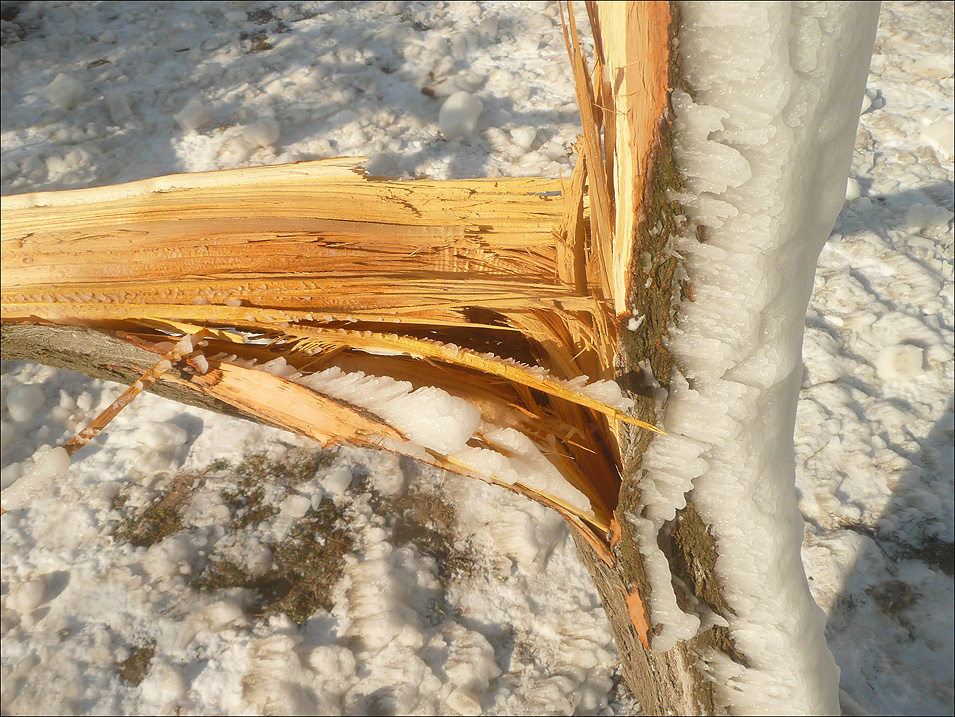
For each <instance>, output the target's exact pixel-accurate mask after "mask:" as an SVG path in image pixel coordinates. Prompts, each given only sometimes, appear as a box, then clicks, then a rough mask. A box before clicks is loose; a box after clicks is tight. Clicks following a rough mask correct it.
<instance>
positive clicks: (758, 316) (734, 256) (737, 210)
mask: <svg viewBox="0 0 955 717" xmlns="http://www.w3.org/2000/svg"><path fill="white" fill-rule="evenodd" d="M680 8H681V12H682V16H683V27H682V30H681V34H680V45H679V51H680V53H681V55H682V57H683V73H684V77H685V79H686V82H687V85H688V89H689V90H690V92H692V93H693V94H692V96H691V94H689V93H688V92H686V91H684V90H683V89H677V90H675V91H674V93H673V96H672V102H673V107H674V109H675V112H676V121H675V124H674V130H675V150H674V151H675V158H676V160H677V163H678V165H679V167H680V169H681V171H682V173H683V175H684V178H685V181H686V186H685V192H684V193H682V194H681V195H680V196H678V197H674V198H676V199H679V200H680V201H681V203H682V204H683V206H684V207H685V211H686V213H687V216H688V218H689V226H690V228H691V229H694V228H696V227H705V231H704V232H700V234H699V235H700V236H701V237H702V236H705V241H700V240H698V238H697V237H696V236H687V237H683V238H682V239H680V240H679V241H678V243H677V250H678V251H679V252H680V253H681V254H682V255H683V256H684V257H685V259H686V270H687V273H688V275H689V278H690V280H691V281H692V282H693V284H694V288H695V301H693V302H689V301H687V302H685V303H684V305H683V306H682V307H681V309H680V313H679V316H678V319H677V327H678V328H676V329H674V330H672V331H671V341H670V346H669V348H670V350H671V351H672V352H673V354H674V358H675V364H676V366H677V367H678V370H676V371H675V372H674V376H673V380H672V383H671V392H670V397H669V401H668V404H667V407H666V415H665V418H664V425H663V427H664V429H665V430H666V431H667V432H668V433H669V436H666V437H657V438H656V439H655V440H654V441H653V443H652V444H651V447H650V449H649V451H648V452H647V454H646V455H645V457H644V464H643V465H644V467H645V468H646V477H645V478H644V480H643V482H642V484H641V489H642V507H643V508H644V510H643V511H642V514H643V517H637V516H633V517H632V519H633V520H634V522H636V523H637V532H638V534H640V535H645V536H653V535H655V534H656V532H657V531H658V530H659V529H660V528H661V527H662V526H663V525H664V523H666V522H667V521H670V520H673V519H674V517H675V514H676V511H677V510H678V509H679V508H682V507H683V506H684V505H685V503H686V493H687V492H688V491H690V490H692V498H693V501H694V503H695V505H696V509H697V510H698V512H699V513H700V515H701V517H702V518H703V520H704V521H705V522H707V523H708V524H710V525H711V526H712V531H713V534H714V536H715V540H716V546H717V550H718V554H719V557H718V558H717V563H716V571H717V574H718V577H719V578H720V580H721V583H722V588H723V592H724V597H725V599H726V601H727V603H728V604H729V606H730V608H731V609H732V613H730V614H727V615H725V616H724V617H725V619H726V620H727V621H728V624H729V625H728V626H729V632H730V636H731V638H732V640H733V641H734V643H735V646H736V648H737V649H738V650H739V651H740V652H741V653H742V654H743V655H744V656H745V657H746V659H747V660H748V661H749V663H750V667H749V668H744V667H742V666H741V665H739V664H737V663H736V662H733V661H731V660H730V659H729V658H728V657H727V656H725V655H723V654H717V653H716V652H713V653H712V654H710V655H705V656H704V661H705V662H706V663H707V667H708V670H709V672H710V674H711V675H712V677H713V678H714V680H715V682H716V684H717V689H718V692H719V693H720V698H721V699H720V702H721V703H722V704H723V705H725V706H726V707H727V708H728V709H729V710H730V711H731V712H743V713H748V712H754V711H758V712H767V713H772V712H781V713H829V714H834V713H838V710H839V701H838V694H839V691H838V683H839V669H838V667H837V666H836V664H835V661H834V660H833V657H832V654H831V653H830V652H829V650H828V648H827V646H826V642H825V637H824V630H825V616H824V614H823V612H822V611H821V610H820V609H819V608H818V607H817V606H816V604H815V603H814V602H813V599H812V597H811V595H810V592H809V587H808V583H807V581H806V576H805V572H804V570H803V566H802V563H801V560H800V545H801V542H802V535H803V521H802V518H801V516H800V514H799V511H798V509H797V503H796V496H795V490H794V482H795V478H794V459H793V443H792V438H793V422H794V418H795V409H796V400H797V397H798V391H799V386H800V380H801V377H802V362H801V360H800V356H801V346H802V335H803V324H804V315H805V309H806V306H807V303H808V300H809V295H810V292H811V289H812V283H813V274H814V270H815V265H816V260H817V258H818V255H819V252H820V250H821V249H822V246H823V244H824V243H825V240H826V238H827V236H828V235H829V232H830V231H831V229H832V226H833V223H834V222H835V219H836V216H837V215H838V213H839V210H840V209H841V207H842V204H843V201H844V199H845V189H846V179H847V176H848V170H849V164H850V159H851V152H852V146H853V142H854V139H855V132H856V126H857V122H858V116H859V107H860V101H861V96H862V94H863V91H864V88H865V81H866V74H867V70H868V65H869V58H870V55H871V50H872V46H873V42H874V37H875V29H876V25H877V21H878V12H879V4H878V3H838V4H829V5H827V4H822V3H792V4H791V3H788V2H774V3H762V2H761V3H681V5H680ZM717 38H718V39H717ZM692 234H696V232H691V235H692ZM643 542H647V545H641V549H642V551H648V552H649V554H648V555H647V562H648V566H649V567H652V565H653V563H654V560H653V559H654V557H658V558H661V559H662V557H663V556H662V553H661V554H659V555H657V553H659V549H657V548H656V546H655V541H650V540H647V541H643ZM650 573H651V581H652V587H653V592H656V593H657V596H656V598H652V601H651V607H652V609H653V610H654V622H661V623H663V624H665V625H668V626H669V627H668V628H667V629H665V631H664V634H662V635H660V636H658V638H657V639H656V640H655V641H654V647H657V648H663V649H666V648H667V647H668V646H670V644H675V643H676V641H677V640H685V639H688V638H690V637H692V636H693V635H694V634H695V632H696V630H697V628H698V625H699V620H698V619H697V617H696V616H692V615H685V614H683V613H682V612H680V611H679V609H678V608H677V606H676V601H675V600H674V599H672V588H671V587H670V585H669V572H668V571H666V572H665V574H664V575H663V578H665V579H664V580H661V579H660V577H659V576H657V579H654V577H653V571H652V570H650ZM667 598H670V599H667ZM661 611H662V612H664V613H666V614H661ZM717 619H718V618H717Z"/></svg>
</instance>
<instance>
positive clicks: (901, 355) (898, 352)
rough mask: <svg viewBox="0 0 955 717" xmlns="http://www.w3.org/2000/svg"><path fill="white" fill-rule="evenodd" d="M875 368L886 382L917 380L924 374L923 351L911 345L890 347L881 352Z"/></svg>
mask: <svg viewBox="0 0 955 717" xmlns="http://www.w3.org/2000/svg"><path fill="white" fill-rule="evenodd" d="M875 367H876V368H877V369H878V370H879V376H881V377H882V378H883V379H884V380H886V381H893V380H899V379H902V380H904V379H911V378H915V377H916V376H919V375H920V374H921V373H922V349H920V348H919V347H918V346H911V345H909V344H898V345H896V346H888V347H886V348H884V349H882V350H881V351H880V352H879V357H878V358H877V359H876V360H875Z"/></svg>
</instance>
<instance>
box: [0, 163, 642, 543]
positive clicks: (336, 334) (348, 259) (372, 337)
mask: <svg viewBox="0 0 955 717" xmlns="http://www.w3.org/2000/svg"><path fill="white" fill-rule="evenodd" d="M585 182H586V177H585V171H584V165H583V164H581V165H580V166H579V168H578V170H576V171H575V173H574V175H573V177H572V178H570V189H571V191H570V193H569V194H568V195H566V196H565V195H564V193H563V192H562V191H561V188H562V186H563V185H566V182H562V181H561V180H550V179H495V180H466V181H465V180H461V181H442V182H437V181H427V180H426V181H412V182H397V181H379V180H369V179H367V178H366V177H365V176H364V174H363V172H362V170H361V165H360V160H357V159H342V158H340V159H334V160H326V161H319V162H305V163H297V164H291V165H281V166H273V167H257V168H252V169H240V170H232V171H226V172H210V173H200V174H191V175H178V176H172V177H162V178H158V179H151V180H146V181H141V182H134V183H131V184H126V185H120V186H114V187H103V188H95V189H85V190H76V191H70V192H55V193H39V194H30V195H20V196H13V197H4V198H3V200H2V202H3V227H2V237H3V240H2V258H3V267H4V270H3V275H2V300H3V303H2V318H3V321H5V322H11V321H13V322H32V323H43V322H49V323H58V324H82V325H87V326H93V327H98V328H101V329H104V330H112V331H121V332H123V335H127V336H135V340H136V342H137V344H138V345H140V346H144V347H147V348H148V347H155V348H154V350H156V351H157V352H158V351H159V348H158V347H159V346H160V345H161V344H162V343H163V342H168V340H169V338H170V336H176V335H180V334H181V333H184V332H194V331H196V330H199V329H200V328H202V329H206V330H209V331H210V332H213V334H214V335H213V336H211V337H210V338H209V339H208V340H207V342H206V343H207V345H206V349H205V357H204V358H203V360H204V361H205V363H206V364H207V365H208V367H209V370H208V373H205V375H197V376H195V377H194V378H193V379H192V381H190V387H191V388H194V389H195V390H197V391H201V392H203V393H206V394H207V395H211V396H214V397H216V398H218V399H220V400H223V401H225V402H227V403H229V404H231V405H234V406H237V407H239V408H241V409H242V410H245V411H250V412H252V413H254V414H255V415H258V416H260V417H262V418H264V419H266V420H268V421H269V422H271V423H273V424H278V425H282V426H284V427H286V428H288V429H289V430H294V431H296V432H298V433H302V434H304V435H308V436H310V437H312V438H314V439H316V440H318V441H320V442H321V443H323V444H324V443H329V442H333V441H338V440H348V441H352V442H356V443H367V444H380V443H381V441H382V440H383V438H387V439H389V441H388V446H389V448H392V449H395V448H394V447H395V446H398V448H397V449H396V450H400V446H401V445H402V441H404V438H405V437H403V436H402V435H401V434H400V432H398V431H396V430H395V429H394V428H393V427H391V426H389V425H388V424H387V423H386V422H384V421H383V420H381V419H380V418H379V417H376V416H374V415H371V414H370V413H369V412H368V411H364V410H359V409H356V408H355V407H354V406H350V405H348V404H347V403H344V402H342V401H337V400H335V399H332V398H330V397H327V396H322V395H320V394H317V393H316V392H315V391H312V390H311V389H308V388H305V387H303V386H301V385H299V384H296V383H294V382H292V381H289V380H286V379H284V378H281V377H279V376H272V375H269V374H268V373H265V372H262V371H257V370H254V368H250V366H251V365H252V363H255V364H265V363H267V362H268V361H270V360H273V359H275V358H276V357H279V356H281V357H283V358H285V360H286V361H287V362H288V365H289V366H290V367H291V369H294V370H295V371H299V372H303V373H306V374H307V373H309V372H310V371H318V370H321V369H323V368H326V367H329V366H332V365H336V366H339V367H340V368H342V370H345V371H356V370H364V371H366V372H367V373H368V374H369V375H383V376H394V375H396V374H401V377H402V379H403V380H406V381H409V382H410V383H411V384H412V385H413V386H414V388H420V387H425V386H437V387H439V388H441V389H443V390H445V391H447V392H448V393H450V394H451V395H453V396H459V397H461V398H464V399H466V400H468V401H470V402H472V403H473V404H474V405H476V406H478V407H479V408H480V410H481V414H482V420H484V421H486V422H487V425H488V426H499V427H510V428H515V429H516V430H520V431H521V432H522V433H523V434H524V435H527V436H529V437H530V438H531V439H532V440H533V441H534V442H535V443H536V444H537V445H538V447H539V449H540V450H541V452H542V453H543V454H545V455H547V456H548V457H549V460H550V461H551V462H552V463H553V464H554V465H555V466H556V467H558V469H559V470H560V472H561V474H562V475H563V476H564V478H565V479H566V480H567V481H568V482H569V483H570V484H571V485H572V486H574V487H575V488H576V489H577V490H579V491H581V492H582V493H583V494H584V495H585V496H586V497H587V498H588V500H590V503H591V506H592V512H591V513H589V514H587V515H584V516H583V519H584V520H585V521H587V523H588V524H590V525H593V526H594V527H596V528H597V529H598V533H599V534H600V535H602V534H603V533H604V532H605V531H606V528H607V526H608V525H609V517H610V513H611V511H612V509H613V506H614V504H615V502H616V495H617V491H618V488H619V478H618V476H617V470H616V463H617V455H616V447H615V443H614V441H615V429H614V424H615V423H616V422H617V421H627V422H631V423H636V424H637V425H642V426H645V427H648V426H647V424H645V423H643V422H642V421H638V420H637V419H634V418H632V417H630V416H629V415H627V414H626V413H625V412H624V411H622V410H621V409H620V408H618V407H615V406H611V405H608V404H607V403H605V402H604V401H602V400H599V399H596V398H594V397H592V396H591V395H588V393H587V392H586V391H585V390H583V389H582V388H581V387H580V385H579V383H575V384H568V383H567V381H569V380H571V379H577V378H579V377H581V376H588V377H589V379H590V380H598V379H606V378H611V377H612V356H613V349H614V345H615V341H616V338H615V329H614V328H613V327H614V320H613V317H612V316H611V315H610V313H609V307H610V300H611V297H609V296H607V295H606V293H605V286H606V284H605V282H603V281H601V280H599V279H597V277H596V276H595V274H594V269H593V267H592V266H590V265H589V261H590V257H592V256H593V255H594V254H595V251H596V248H595V247H594V246H593V245H592V241H593V240H592V238H591V236H590V232H589V210H588V206H589V202H588V201H587V195H586V192H585ZM229 332H232V333H233V335H232V336H231V338H228V337H229ZM235 333H238V334H239V335H241V336H243V337H245V338H249V339H253V341H249V342H239V343H236V342H235V335H234V334H235ZM409 362H410V363H409ZM167 380H174V379H172V378H169V379H167ZM651 428H652V427H651ZM476 440H477V438H476ZM475 445H480V441H479V440H478V443H477V444H475ZM417 456H418V457H419V458H420V457H422V456H421V455H420V451H418V452H417ZM425 459H427V460H431V461H432V462H434V463H435V464H436V465H442V466H444V467H446V468H449V469H450V470H456V471H457V472H471V471H468V470H467V469H465V468H464V467H462V466H460V465H457V464H455V463H454V461H449V460H448V459H447V456H441V455H430V454H429V455H427V456H425ZM483 477H485V478H491V479H492V480H493V479H494V477H493V476H483ZM512 489H515V490H518V491H522V492H525V493H526V494H529V495H531V497H533V498H535V499H537V500H541V501H542V502H545V503H548V504H550V505H552V506H553V505H558V506H561V505H562V504H561V501H559V500H557V501H555V499H554V498H553V496H545V495H539V494H536V493H535V492H534V491H533V490H531V489H529V488H527V487H526V486H521V485H520V484H517V485H515V486H513V487H512ZM562 510H563V511H564V512H573V509H572V508H570V507H569V506H567V505H563V506H562ZM578 512H579V511H578Z"/></svg>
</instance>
